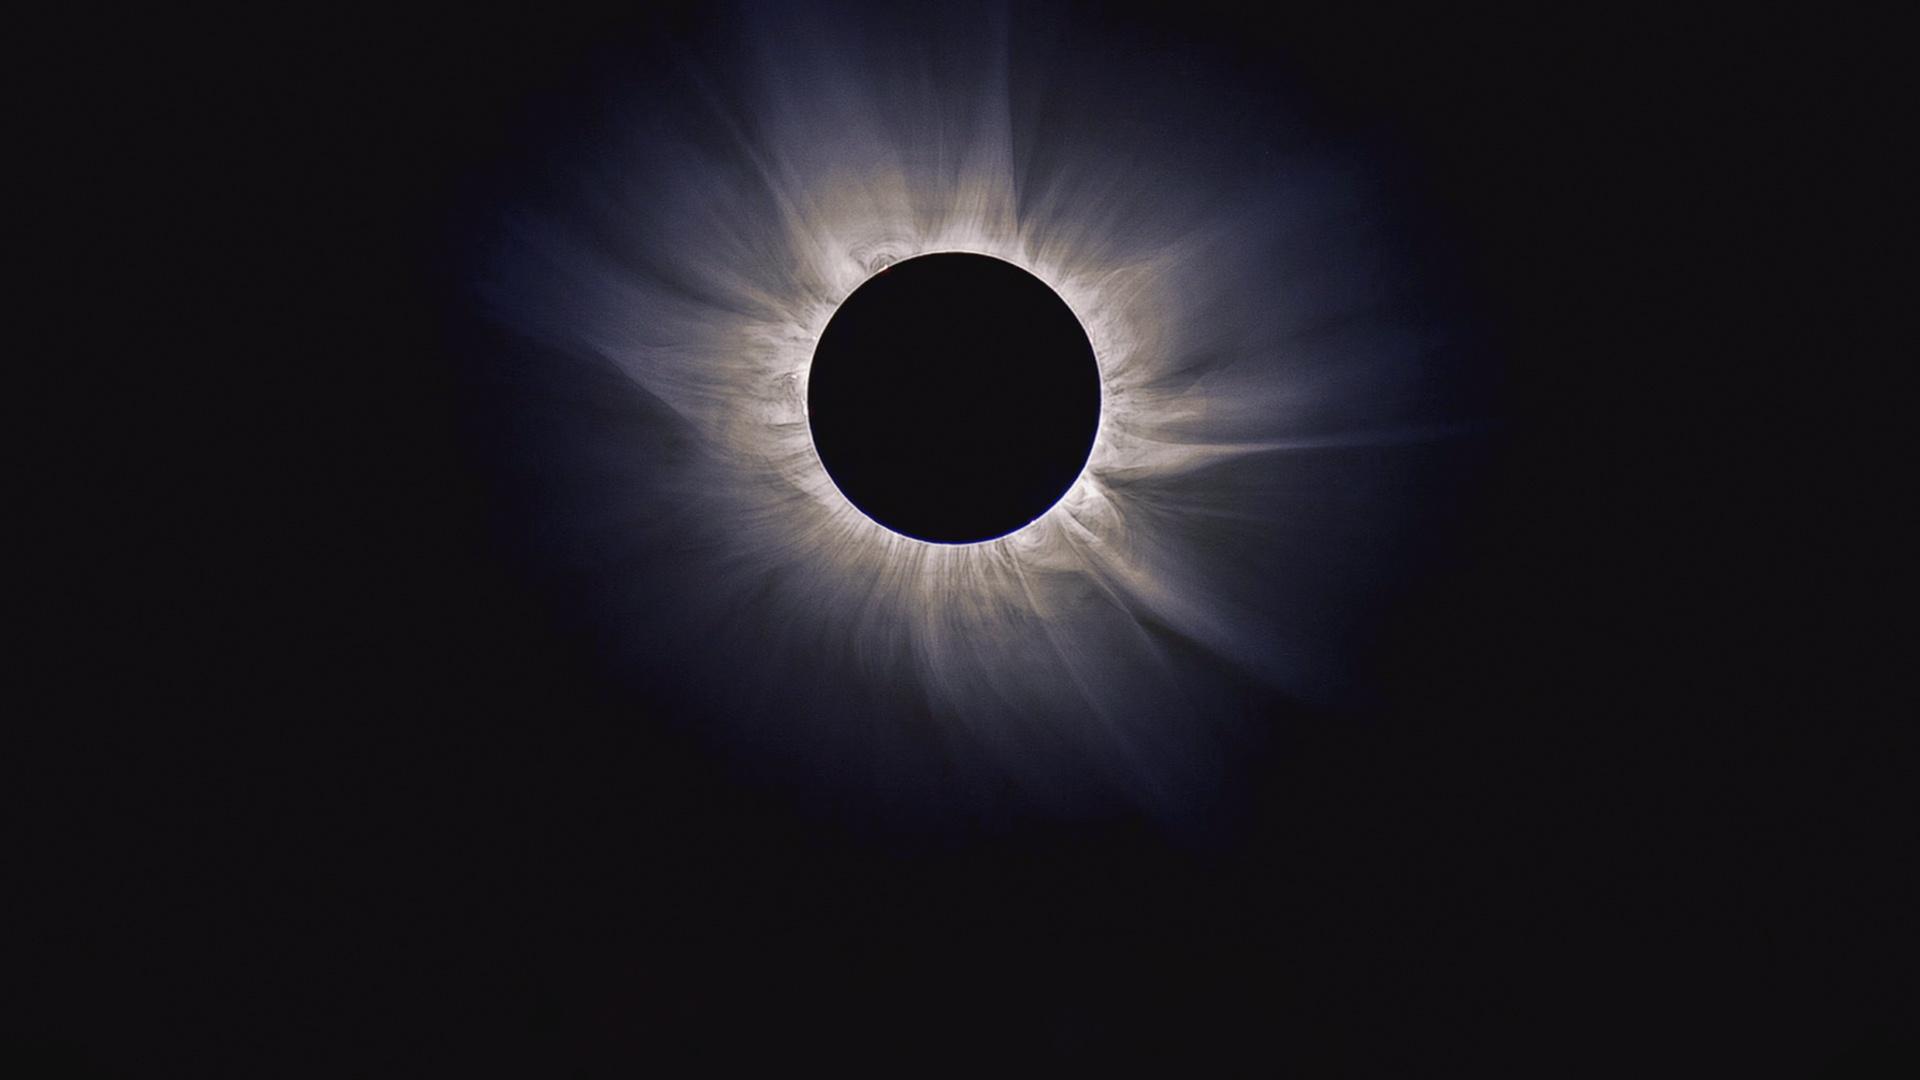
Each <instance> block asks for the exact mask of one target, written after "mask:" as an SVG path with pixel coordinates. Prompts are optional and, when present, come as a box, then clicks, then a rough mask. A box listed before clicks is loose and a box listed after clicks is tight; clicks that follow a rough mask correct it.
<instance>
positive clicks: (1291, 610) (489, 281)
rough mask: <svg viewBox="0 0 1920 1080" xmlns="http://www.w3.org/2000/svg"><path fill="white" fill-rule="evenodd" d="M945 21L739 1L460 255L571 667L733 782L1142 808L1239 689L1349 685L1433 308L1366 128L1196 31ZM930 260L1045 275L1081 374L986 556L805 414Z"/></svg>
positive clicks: (1423, 494) (913, 808)
mask: <svg viewBox="0 0 1920 1080" xmlns="http://www.w3.org/2000/svg"><path fill="white" fill-rule="evenodd" d="M948 18H951V20H952V25H951V26H949V27H947V28H946V29H945V30H944V31H943V32H938V33H933V34H929V33H928V32H927V31H926V28H925V27H924V26H923V27H920V28H918V29H917V30H916V31H913V32H909V31H907V30H905V29H896V28H890V27H887V26H875V25H872V24H871V23H870V22H867V21H863V20H860V19H854V18H851V17H849V16H847V15H845V14H844V13H842V14H839V15H835V14H820V13H814V14H800V13H796V12H792V11H788V10H786V9H784V8H783V7H781V6H777V5H774V6H767V7H750V8H746V9H742V10H740V11H738V12H737V13H736V15H735V16H734V17H732V18H729V19H728V20H726V25H727V26H728V29H727V30H725V31H724V32H721V33H719V34H718V35H717V36H716V38H714V39H711V40H710V39H705V38H702V39H700V40H697V41H689V42H687V43H685V44H684V45H683V46H680V47H677V48H676V49H675V50H673V51H672V55H673V57H674V66H673V67H671V68H667V69H650V70H648V71H646V72H645V73H644V74H636V77H635V78H634V79H633V80H632V81H631V82H628V83H622V84H621V85H620V86H619V87H618V88H617V89H615V90H611V91H607V90H604V89H603V90H602V91H601V93H600V95H599V106H598V107H599V108H601V109H602V110H603V111H604V117H603V118H602V119H601V120H600V121H599V122H598V123H596V124H593V125H589V127H590V130H591V131H592V132H593V139H592V140H590V141H588V142H586V143H585V144H583V145H575V144H574V143H573V142H572V141H570V140H563V139H559V138H556V139H555V140H554V142H555V149H553V150H552V151H551V152H550V161H551V168H550V169H549V170H548V172H547V179H546V180H545V181H543V182H542V183H541V184H536V185H528V186H527V189H526V190H525V191H523V192H522V193H521V194H520V196H518V197H516V199H515V200H514V201H513V203H512V205H510V206H508V207H505V208H503V210H502V212H501V213H500V214H499V215H498V218H497V222H496V224H497V232H496V234H495V235H494V236H493V237H492V239H491V240H490V242H489V244H488V249H489V254H488V256H487V257H486V259H485V262H484V265H482V266H481V267H480V268H479V269H478V271H477V273H476V278H477V280H478V289H479V295H480V296H481V298H482V300H483V303H484V305H485V308H486V310H487V311H488V312H489V313H490V316H491V317H492V318H493V319H495V320H497V321H498V323H499V324H501V325H503V326H505V327H507V328H510V330H511V331H512V332H513V333H514V334H515V335H518V336H519V337H520V338H522V339H524V340H525V341H526V342H528V343H529V344H530V348H529V350H528V351H527V352H526V353H525V354H524V355H523V357H522V358H521V359H519V360H517V361H515V362H514V365H515V366H514V367H513V371H512V374H511V376H510V378H509V379H508V382H510V383H511V384H512V385H514V386H516V387H518V388H519V389H517V390H516V391H515V393H518V394H520V395H522V397H523V398H524V400H525V402H526V407H525V409H524V413H523V415H524V423H525V424H527V425H530V426H533V427H537V428H539V429H540V430H541V431H542V435H541V436H540V438H539V439H537V440H534V442H536V443H537V444H538V445H539V446H540V447H542V448H543V449H542V450H541V451H540V452H539V453H538V454H535V455H532V456H529V457H527V458H525V459H524V460H521V461H520V462H518V464H517V468H518V469H520V470H521V472H522V473H523V474H525V475H527V476H530V477H531V478H532V482H533V484H534V486H536V487H540V488H541V489H542V490H543V491H544V492H545V494H544V495H543V496H542V497H541V499H540V500H539V510H538V512H537V513H535V514H533V515H532V516H531V519H530V520H529V521H528V523H527V526H526V527H527V530H528V535H529V536H531V537H534V538H535V539H534V541H533V547H534V550H536V551H539V552H542V553H543V554H542V556H541V557H542V558H543V559H545V560H547V561H548V562H549V563H550V564H551V565H552V566H554V567H559V568H562V569H560V570H556V571H555V572H554V573H553V574H552V577H553V578H555V579H557V580H561V581H563V582H565V583H566V584H565V588H566V589H567V591H568V595H570V596H571V597H572V598H573V600H574V601H576V602H577V603H578V604H580V605H581V606H582V607H583V609H584V610H586V611H588V612H590V613H591V616H592V618H593V620H594V622H595V624H596V625H598V626H599V627H601V628H602V631H603V641H604V643H605V650H604V655H605V656H606V658H607V661H608V663H609V664H610V665H612V666H613V667H614V668H615V669H619V668H622V667H623V666H633V667H636V668H645V669H646V670H648V671H649V672H652V673H653V675H652V676H650V677H651V678H654V679H655V680H656V681H657V680H662V679H664V680H667V681H669V682H671V684H672V685H673V686H674V687H676V700H680V701H684V702H687V703H689V705H688V707H687V716H686V718H685V722H686V723H689V724H695V725H698V726H700V727H701V729H702V731H701V733H702V735H703V736H708V737H711V738H712V739H713V741H714V742H715V743H716V744H718V745H722V746H724V747H726V748H728V750H729V751H730V752H733V753H736V754H737V755H738V757H739V759H740V760H742V761H748V762H751V763H752V768H753V769H754V770H756V771H757V772H759V773H761V774H763V775H767V776H770V777H773V778H775V779H777V780H780V781H782V782H789V783H792V784H794V785H797V786H800V787H805V788H808V789H812V790H819V791H832V792H835V793H837V794H836V798H844V799H846V800H848V801H849V802H850V804H852V805H857V806H864V807H868V808H869V809H872V808H878V809H879V810H880V811H886V812H899V813H901V814H903V815H906V816H916V815H918V816H927V815H931V816H933V817H946V816H953V815H957V816H960V817H972V816H980V815H986V816H992V815H995V814H1000V813H1005V812H1010V811H1019V812H1026V811H1033V810H1038V811H1041V812H1055V813H1069V814H1078V813H1087V812H1098V811H1100V810H1101V809H1102V808H1115V807H1127V806H1132V807H1144V808H1147V809H1148V810H1150V811H1152V812H1154V813H1159V814H1166V815H1172V816H1179V815H1182V814H1185V813H1187V812H1189V811H1190V810H1191V809H1192V808H1194V807H1196V806H1199V805H1201V804H1203V803H1205V802H1206V801H1207V799H1208V798H1209V793H1210V792H1213V791H1214V790H1216V788H1217V787H1218V785H1219V784H1220V783H1221V782H1222V780H1223V778H1224V777H1225V776H1226V775H1227V774H1228V773H1230V772H1231V764H1232V759H1233V756H1234V754H1235V753H1236V749H1235V748H1236V747H1237V746H1238V745H1240V744H1241V742H1243V741H1244V740H1246V739H1248V738H1252V737H1256V736H1257V735H1258V732H1257V731H1256V730H1253V729H1254V728H1257V727H1258V726H1259V725H1260V724H1263V723H1267V722H1269V721H1268V720H1266V719H1264V718H1259V717H1256V716H1255V715H1253V713H1252V712H1250V710H1249V706H1248V704H1247V703H1248V702H1249V701H1250V700H1255V699H1261V698H1262V696H1263V695H1270V696H1271V697H1274V698H1280V699H1288V698H1290V699H1298V700H1303V701H1308V702H1338V701H1341V700H1343V699H1345V698H1346V697H1348V696H1349V695H1351V694H1353V693H1355V692H1356V689H1357V688H1355V687H1354V686H1352V685H1351V684H1350V682H1349V679H1348V673H1349V669H1350V666H1351V659H1352V658H1351V656H1350V655H1348V653H1347V650H1349V649H1350V648H1351V643H1352V641H1353V639H1354V628H1355V626H1356V625H1357V622H1359V621H1363V613H1364V612H1366V611H1367V610H1369V605H1370V604H1372V603H1374V602H1375V600H1376V599H1377V593H1378V590H1379V589H1381V588H1383V587H1385V583H1388V582H1390V581H1392V580H1394V578H1395V573H1394V571H1393V569H1392V568H1394V567H1398V566H1402V565H1404V564H1405V563H1406V562H1407V559H1408V558H1409V556H1408V552H1409V551H1413V550H1416V549H1417V548H1418V547H1419V543H1420V540H1419V537H1418V536H1417V535H1415V531H1416V530H1414V529H1413V528H1412V527H1411V524H1410V523H1412V522H1414V521H1415V520H1416V519H1417V518H1418V517H1419V513H1418V511H1419V509H1420V508H1421V507H1422V506H1423V505H1425V504H1426V503H1427V501H1428V500H1429V499H1430V498H1431V495H1430V493H1429V491H1428V487H1429V484H1428V481H1430V480H1431V479H1432V478H1433V476H1434V475H1435V474H1436V469H1438V471H1439V472H1441V473H1444V472H1446V471H1447V468H1450V467H1451V466H1436V465H1435V461H1436V460H1437V459H1436V456H1435V455H1434V454H1433V453H1432V452H1431V450H1430V448H1431V447H1433V446H1435V445H1439V444H1441V443H1444V442H1446V441H1447V440H1449V439H1451V438H1452V437H1453V436H1456V435H1458V434H1460V433H1462V432H1463V431H1466V430H1468V429H1469V428H1470V426H1471V420H1472V418H1471V417H1469V416H1466V415H1463V414H1461V413H1460V412H1459V411H1458V410H1457V408H1454V407H1442V406H1441V405H1439V404H1437V403H1436V402H1437V401H1439V400H1449V401H1451V400H1454V398H1453V397H1451V396H1449V395H1445V394H1441V395H1435V394H1433V393H1432V392H1431V389H1430V388H1431V387H1432V386H1433V385H1434V384H1435V383H1436V382H1438V383H1440V384H1444V383H1445V381H1446V379H1447V376H1448V372H1447V368H1446V365H1445V364H1444V363H1441V362H1440V361H1439V359H1438V357H1439V356H1440V355H1441V354H1442V353H1443V351H1444V349H1443V346H1444V345H1445V340H1444V332H1443V330H1442V329H1441V325H1442V324H1441V323H1439V322H1438V321H1436V320H1435V319H1434V318H1432V317H1431V305H1422V304H1421V303H1420V297H1421V295H1422V290H1421V282H1419V281H1418V280H1417V279H1416V278H1415V277H1414V276H1412V275H1411V274H1410V273H1409V272H1408V271H1407V265H1408V264H1407V263H1406V261H1405V260H1403V259H1402V258H1401V257H1400V250H1401V247H1400V245H1399V244H1398V243H1397V242H1396V241H1395V240H1394V238H1393V236H1392V235H1391V229H1390V228H1389V227H1388V226H1387V222H1388V220H1389V218H1388V217H1387V216H1386V215H1385V214H1383V213H1382V196H1381V194H1380V188H1379V186H1378V185H1377V184H1375V183H1373V181H1372V175H1371V174H1370V173H1369V171H1368V170H1367V168H1366V167H1365V166H1364V163H1363V161H1362V159H1360V158H1358V157H1355V156H1349V155H1346V154H1343V153H1342V152H1340V147H1339V145H1338V143H1337V141H1330V140H1328V139H1327V138H1326V137H1325V133H1324V132H1320V133H1312V132H1309V131H1308V130H1307V127H1306V125H1304V124H1302V123H1300V122H1298V121H1296V120H1294V119H1292V118H1291V117H1290V116H1289V115H1288V113H1287V111H1286V110H1284V109H1283V108H1281V107H1280V106H1281V105H1282V104H1284V103H1283V102H1280V101H1278V100H1276V98H1275V97H1274V95H1273V94H1272V92H1271V91H1270V90H1263V91H1261V92H1258V93H1256V92H1254V91H1253V90H1249V89H1248V88H1247V87H1246V86H1244V85H1242V84H1241V83H1236V82H1235V81H1234V80H1233V79H1231V78H1229V77H1227V76H1225V75H1220V76H1216V75H1215V74H1214V73H1213V72H1212V71H1211V70H1210V68H1209V66H1208V60H1209V58H1208V56H1207V55H1206V53H1205V51H1204V50H1203V49H1200V48H1198V47H1174V46H1165V47H1162V46H1157V45H1152V44H1143V43H1129V42H1126V41H1123V40H1119V39H1118V38H1114V39H1109V40H1105V41H1092V40H1089V39H1087V38H1086V37H1084V36H1082V35H1081V34H1080V33H1079V32H1078V31H1076V30H1075V29H1074V28H1072V27H1070V26H1067V25H1065V24H1063V23H1059V22H1050V21H1048V20H1047V19H1044V18H1041V17H1038V16H1032V17H1029V16H1023V15H1021V14H1019V13H1018V12H1016V13H1014V14H1013V15H1011V16H1010V15H1009V14H1007V13H1006V12H1001V13H999V14H992V15H981V14H979V13H973V14H971V15H966V16H962V15H958V14H956V15H952V16H948ZM609 101H610V102H612V104H611V105H610V106H609V105H608V104H607V102H609ZM939 251H971V252H981V253H985V254H989V255H993V256H996V257H998V258H1001V259H1005V260H1007V261H1009V262H1012V263H1015V264H1017V265H1019V266H1022V267H1025V268H1026V269H1028V270H1030V271H1031V272H1032V273H1034V274H1035V275H1037V276H1039V277H1040V278H1041V279H1043V280H1044V281H1046V282H1047V283H1049V284H1050V285H1051V286H1052V287H1053V288H1054V289H1055V290H1057V291H1058V292H1059V294H1060V295H1061V296H1062V297H1063V298H1065V300H1066V301H1067V303H1068V304H1069V305H1070V306H1071V307H1072V309H1073V311H1074V312H1075V314H1076V315H1077V316H1078V317H1079V319H1080V321H1081V323H1082V324H1083V325H1084V326H1085V328H1086V330H1087V332H1088V334H1089V336H1090V338H1091V340H1092V342H1093V346H1094V349H1095V354H1096V356H1097V359H1098V362H1099V365H1100V370H1101V379H1102V390H1103V413H1102V417H1101V423H1100V428H1099V433H1098V436H1097V439H1096V442H1095V446H1094V449H1093V453H1092V457H1091V459H1090V461H1089V462H1088V465H1087V467H1086V469H1085V471H1084V473H1083V474H1082V476H1081V477H1080V479H1079V481H1078V482H1077V483H1076V484H1075V485H1074V487H1073V488H1072V489H1071V490H1070V491H1069V492H1068V493H1067V495H1066V496H1065V497H1064V498H1063V499H1062V500H1061V502H1060V503H1059V504H1058V505H1057V506H1055V507H1054V508H1053V509H1052V510H1051V511H1050V512H1048V513H1047V514H1045V515H1044V516H1042V517H1041V518H1040V519H1039V520H1037V521H1035V522H1034V523H1033V524H1031V525H1030V526H1028V527H1026V528H1024V529H1021V530H1019V531H1017V532H1015V533H1013V534H1011V535H1009V536H1006V537H1003V538H1001V539H998V540H993V541H990V542H986V543H980V544H970V545H935V544H927V543H923V542H920V541H917V540H913V539H909V538H906V537H903V536H900V535H897V534H895V533H892V532H890V531H888V530H887V529H885V528H883V527H881V526H880V525H877V524H875V523H874V522H873V521H871V520H869V519H868V518H867V517H866V516H865V515H863V514H862V513H860V512H859V511H858V510H856V509H855V508H854V507H853V506H852V505H850V504H849V503H848V502H847V501H846V499H845V498H844V497H842V495H841V494H840V492H839V491H838V490H837V489H836V488H835V486H834V484H833V483H832V481H831V480H830V479H829V478H828V476H827V475H826V473H825V472H824V470H823V469H822V468H821V465H820V462H819V460H818V458H817V456H816V455H815V453H814V450H813V447H812V444H811V441H810V435H809V429H808V424H807V417H806V414H805V401H806V384H807V375H808V365H809V361H810V359H811V357H812V353H813V347H814V344H815V342H816V341H817V339H818V336H819V334H820V332H821V330H822V328H823V327H824V326H825V325H826V322H827V320H828V319H829V318H830V317H831V316H832V314H833V313H834V311H835V309H836V307H837V305H838V304H839V303H840V301H842V300H843V299H845V298H846V297H847V296H848V294H850V293H851V292H852V291H853V290H854V289H855V288H856V287H857V286H859V285H860V284H861V283H862V282H863V281H864V280H866V279H867V278H868V277H869V276H871V275H872V274H874V273H875V272H876V271H878V270H880V269H881V268H883V267H885V266H887V265H888V264H889V263H891V262H894V261H897V260H899V259H902V258H906V257H909V256H912V255H916V254H921V253H927V252H939ZM1413 312H1422V313H1423V314H1420V315H1418V316H1417V317H1416V316H1415V315H1414V314H1412V313H1413ZM955 317H956V318H965V317H966V315H965V313H964V312H956V313H955ZM928 332H929V333H930V334H937V333H939V332H940V331H939V328H938V327H929V328H928ZM595 371H598V372H606V371H611V372H614V373H617V379H614V380H600V381H596V380H595V379H594V378H593V377H583V376H582V374H581V373H582V372H595ZM960 374H961V375H964V373H960ZM1444 456H1445V455H1440V457H1444ZM644 722H659V718H658V717H649V718H647V719H646V720H645V721H644Z"/></svg>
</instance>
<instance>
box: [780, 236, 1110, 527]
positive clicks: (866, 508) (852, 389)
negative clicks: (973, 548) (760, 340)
mask: <svg viewBox="0 0 1920 1080" xmlns="http://www.w3.org/2000/svg"><path fill="white" fill-rule="evenodd" d="M807 419H808V423H809V424H810V425H811V427H812V431H813V445H814V448H815V449H816V450H817V451H819V454H820V461H821V463H822V464H824V465H825V466H826V469H827V473H828V475H830V476H831V477H833V482H834V483H835V484H836V485H837V486H838V487H839V488H840V491H841V493H843V494H844V495H846V497H847V499H848V501H850V502H852V503H853V504H854V505H855V506H857V507H859V508H860V510H861V511H862V512H863V513H865V514H866V515H867V516H868V517H870V518H872V519H873V520H875V521H877V522H879V523H880V524H882V525H885V526H886V527H887V528H889V529H892V530H893V531H895V532H897V533H901V534H904V535H906V536H911V537H914V538H915V539H919V540H926V541H929V542H932V543H941V544H967V543H975V542H978V541H982V540H992V539H994V538H995V537H999V536H1005V535H1006V534H1007V533H1010V532H1013V531H1014V530H1016V529H1018V528H1020V527H1021V526H1023V525H1025V524H1027V523H1028V522H1030V521H1032V520H1034V519H1035V518H1037V517H1039V516H1040V515H1041V514H1044V513H1046V512H1047V510H1048V508H1050V507H1051V506H1053V504H1054V503H1056V502H1058V501H1059V500H1060V497H1061V496H1062V495H1064V494H1066V492H1067V489H1068V488H1069V487H1071V486H1073V482H1074V480H1075V479H1076V478H1078V477H1079V475H1080V471H1081V469H1082V468H1083V467H1085V465H1086V463H1087V455H1088V454H1089V453H1091V452H1092V449H1093V438H1094V433H1095V431H1096V430H1097V429H1098V428H1099V426H1100V369H1099V366H1098V365H1097V363H1096V362H1095V360H1094V356H1093V345H1092V343H1091V342H1089V341H1088V340H1087V333H1086V331H1085V330H1084V329H1083V328H1082V327H1081V325H1080V320H1079V319H1078V318H1076V317H1075V316H1074V314H1073V311H1072V309H1071V308H1069V307H1067V304H1066V301H1064V300H1062V299H1061V298H1060V296H1059V295H1058V294H1057V293H1055V292H1054V291H1053V289H1052V288H1050V287H1048V285H1047V284H1046V283H1045V282H1043V281H1041V280H1040V279H1039V278H1037V277H1035V276H1033V275H1032V274H1030V273H1028V272H1026V271H1025V270H1022V269H1021V268H1019V267H1017V266H1015V265H1013V264H1012V263H1009V262H1005V261H1003V260H1001V259H996V258H993V257H991V256H987V255H976V254H971V253H965V252H945V253H941V254H935V255H921V256H917V257H915V258H911V259H906V260H903V261H901V262H898V263H895V264H893V265H892V266H889V267H887V268H886V269H884V270H882V271H880V272H879V273H878V274H875V275H874V276H873V277H872V278H870V279H869V280H868V281H867V282H866V283H865V284H863V285H861V286H860V287H859V288H858V289H855V290H854V291H853V295H851V296H849V297H847V299H846V302H845V303H843V304H841V305H840V310H838V311H836V312H835V313H834V315H833V318H832V319H831V320H830V321H829V322H828V323H827V329H826V331H825V332H824V333H822V334H821V335H820V343H819V345H818V346H817V347H816V348H815V350H814V355H813V367H812V370H811V372H810V374H809V375H808V380H807Z"/></svg>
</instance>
